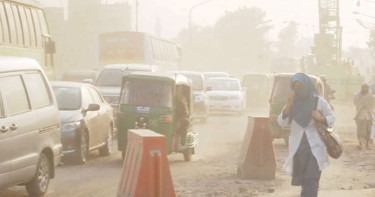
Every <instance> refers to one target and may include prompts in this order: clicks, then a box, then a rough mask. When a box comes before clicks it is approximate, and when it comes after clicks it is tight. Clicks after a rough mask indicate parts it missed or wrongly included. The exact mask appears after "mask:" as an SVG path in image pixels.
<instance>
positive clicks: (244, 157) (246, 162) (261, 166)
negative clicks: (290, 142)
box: [237, 116, 276, 179]
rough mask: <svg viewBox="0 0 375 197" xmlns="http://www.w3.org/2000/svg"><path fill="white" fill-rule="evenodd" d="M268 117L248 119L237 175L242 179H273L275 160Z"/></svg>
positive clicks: (251, 117)
mask: <svg viewBox="0 0 375 197" xmlns="http://www.w3.org/2000/svg"><path fill="white" fill-rule="evenodd" d="M268 121H269V118H268V117H253V116H249V117H248V124H247V129H246V134H245V138H244V140H243V142H242V146H241V153H240V157H239V162H238V168H237V174H238V175H239V176H240V177H241V178H243V179H274V178H275V174H276V158H275V151H274V148H273V144H272V136H271V132H270V129H269V124H268Z"/></svg>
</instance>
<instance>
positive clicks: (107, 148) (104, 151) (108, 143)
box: [99, 127, 113, 156]
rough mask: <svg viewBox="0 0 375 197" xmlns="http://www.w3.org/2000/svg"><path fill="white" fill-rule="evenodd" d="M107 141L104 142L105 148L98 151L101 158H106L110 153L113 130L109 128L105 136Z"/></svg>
mask: <svg viewBox="0 0 375 197" xmlns="http://www.w3.org/2000/svg"><path fill="white" fill-rule="evenodd" d="M106 140H107V141H106V142H105V146H103V147H102V148H100V149H99V153H100V155H101V156H108V155H110V154H111V153H112V144H113V129H112V127H110V129H109V131H108V135H107V139H106Z"/></svg>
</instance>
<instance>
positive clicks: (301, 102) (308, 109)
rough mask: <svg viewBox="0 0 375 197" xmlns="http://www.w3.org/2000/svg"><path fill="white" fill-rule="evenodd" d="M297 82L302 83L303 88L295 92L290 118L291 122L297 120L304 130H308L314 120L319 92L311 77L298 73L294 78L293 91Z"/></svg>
mask: <svg viewBox="0 0 375 197" xmlns="http://www.w3.org/2000/svg"><path fill="white" fill-rule="evenodd" d="M296 81H298V82H300V83H301V84H302V85H303V88H301V89H296V90H295V96H294V100H293V104H292V106H291V108H290V116H289V117H290V121H292V120H295V121H296V122H297V124H299V125H300V126H301V127H302V128H306V127H307V126H308V125H309V123H310V121H311V119H312V111H314V110H315V102H316V101H315V97H316V96H317V95H318V91H317V90H316V88H315V86H314V84H313V83H312V82H311V79H310V77H309V76H307V75H306V74H304V73H297V74H295V75H294V76H293V77H292V80H291V88H292V89H293V88H294V83H295V82H296Z"/></svg>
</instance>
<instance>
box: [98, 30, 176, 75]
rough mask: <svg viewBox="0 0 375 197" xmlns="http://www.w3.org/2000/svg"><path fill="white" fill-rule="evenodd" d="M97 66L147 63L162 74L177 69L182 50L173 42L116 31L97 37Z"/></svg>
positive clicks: (137, 33) (148, 35)
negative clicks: (155, 67)
mask: <svg viewBox="0 0 375 197" xmlns="http://www.w3.org/2000/svg"><path fill="white" fill-rule="evenodd" d="M98 42H99V64H100V65H101V66H105V65H110V64H128V63H137V64H146V65H153V66H157V67H158V69H159V70H161V71H173V70H177V69H178V67H179V65H180V62H181V48H180V47H179V45H178V44H176V43H175V42H173V41H170V40H165V39H161V38H158V37H155V36H152V35H150V34H147V33H142V32H131V31H118V32H106V33H102V34H100V35H99V41H98Z"/></svg>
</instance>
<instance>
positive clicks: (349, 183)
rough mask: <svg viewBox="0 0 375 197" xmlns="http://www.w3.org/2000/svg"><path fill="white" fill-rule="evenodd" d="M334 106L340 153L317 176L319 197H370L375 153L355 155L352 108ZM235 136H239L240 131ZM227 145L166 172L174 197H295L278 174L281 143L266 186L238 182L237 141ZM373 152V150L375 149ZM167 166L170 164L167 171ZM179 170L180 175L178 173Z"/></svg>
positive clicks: (373, 190) (374, 185)
mask: <svg viewBox="0 0 375 197" xmlns="http://www.w3.org/2000/svg"><path fill="white" fill-rule="evenodd" d="M334 105H335V106H336V111H335V114H336V119H337V121H336V124H335V125H336V130H337V132H338V133H339V135H340V137H341V138H342V140H343V142H344V149H345V151H344V154H343V155H342V157H341V158H339V159H338V160H334V159H331V160H330V162H331V165H330V166H329V167H328V168H326V169H325V170H324V171H323V174H322V179H321V182H320V184H321V185H320V192H319V196H321V197H325V196H327V197H328V196H329V197H332V196H340V197H345V196H348V197H349V196H350V197H352V196H360V197H362V196H363V197H370V196H371V197H373V196H375V150H362V151H359V150H357V147H356V145H357V137H356V127H355V123H354V121H353V114H354V107H353V106H352V104H351V103H340V102H337V103H334ZM233 121H234V120H233ZM243 121H246V120H243ZM233 123H234V122H232V123H231V124H233ZM225 129H226V128H225V127H221V129H220V130H219V131H220V132H229V131H226V130H225ZM238 129H245V128H244V125H242V124H241V127H238ZM219 131H218V132H219ZM232 132H235V131H232ZM236 132H237V131H236ZM239 133H241V134H244V132H243V131H240V132H239ZM213 137H215V136H213ZM235 140H238V141H235ZM228 141H231V142H230V143H226V144H225V146H224V147H221V146H222V145H220V143H217V142H216V143H215V145H214V146H215V147H217V151H222V152H221V154H216V156H213V157H202V159H200V160H199V159H198V161H195V162H193V163H191V164H188V165H186V166H180V168H179V169H178V171H176V170H174V169H173V167H172V175H173V179H174V184H175V188H176V191H177V194H178V196H223V197H224V196H226V197H229V196H248V197H253V196H262V197H263V196H264V197H268V196H269V197H271V196H277V197H297V196H299V192H300V188H299V187H293V186H290V181H291V178H290V177H289V176H288V175H286V174H285V173H284V172H283V171H282V169H281V168H282V165H283V163H284V161H285V158H286V156H287V154H288V153H287V147H286V146H285V145H284V142H283V141H282V140H275V141H274V148H275V154H276V159H277V172H276V179H275V180H271V181H267V180H241V179H239V178H238V177H237V175H236V174H237V160H238V153H239V151H240V145H241V141H242V137H239V138H237V139H233V140H228ZM219 147H220V148H219ZM373 147H374V148H375V145H373ZM220 149H221V150H220ZM223 150H225V151H223ZM173 165H174V164H173V162H172V163H171V166H173ZM181 167H182V168H181ZM182 171H184V173H183V174H180V173H181V172H182ZM186 172H188V173H186Z"/></svg>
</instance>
